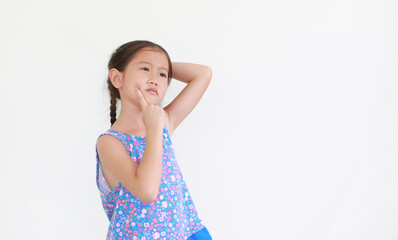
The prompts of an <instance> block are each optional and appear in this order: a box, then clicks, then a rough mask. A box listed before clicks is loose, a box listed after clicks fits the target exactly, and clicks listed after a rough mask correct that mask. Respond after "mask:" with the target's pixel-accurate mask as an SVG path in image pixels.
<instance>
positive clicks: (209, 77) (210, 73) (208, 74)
mask: <svg viewBox="0 0 398 240" xmlns="http://www.w3.org/2000/svg"><path fill="white" fill-rule="evenodd" d="M205 76H206V78H207V79H208V80H209V81H210V80H211V78H212V77H213V70H212V69H211V68H210V67H209V66H206V72H205Z"/></svg>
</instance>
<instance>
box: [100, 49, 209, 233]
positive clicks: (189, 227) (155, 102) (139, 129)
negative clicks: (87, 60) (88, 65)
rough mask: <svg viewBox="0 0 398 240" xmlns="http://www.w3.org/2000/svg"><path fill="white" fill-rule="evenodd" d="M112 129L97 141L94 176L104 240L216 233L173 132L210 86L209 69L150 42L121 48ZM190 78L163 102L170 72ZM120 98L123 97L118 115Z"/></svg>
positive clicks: (115, 65)
mask: <svg viewBox="0 0 398 240" xmlns="http://www.w3.org/2000/svg"><path fill="white" fill-rule="evenodd" d="M108 69H109V78H108V80H107V82H108V89H109V92H110V98H111V101H110V102H111V107H110V115H111V128H110V129H109V130H107V131H106V132H105V133H103V134H101V135H100V136H99V137H98V139H97V144H96V158H97V172H96V182H97V186H98V189H99V191H100V196H101V200H102V204H103V207H104V210H105V213H106V214H107V217H108V218H109V221H110V225H109V229H108V233H107V239H139V240H142V239H147V240H148V239H188V240H195V239H203V240H208V239H212V238H211V236H210V234H209V232H208V231H207V229H206V227H205V226H204V225H203V224H202V220H201V219H200V218H199V216H198V213H197V211H196V208H195V205H194V203H193V201H192V198H191V196H190V194H189V191H188V188H187V186H186V183H185V181H184V179H183V176H182V173H181V171H180V168H179V166H178V163H177V160H176V157H175V153H174V148H173V145H172V142H171V135H172V134H173V132H174V130H175V129H176V128H177V127H178V125H179V124H180V123H181V122H182V121H183V120H184V119H185V118H186V117H187V115H188V114H189V113H190V112H191V111H192V110H193V108H194V107H195V106H196V105H197V103H198V102H199V100H200V99H201V97H202V96H203V94H204V92H205V91H206V89H207V87H208V85H209V83H210V80H211V77H212V71H211V69H210V68H209V67H207V66H203V65H198V64H190V63H177V62H173V63H172V62H171V61H170V57H169V55H168V54H167V52H166V51H165V50H164V49H163V48H162V47H161V46H159V45H157V44H155V43H152V42H149V41H132V42H128V43H126V44H124V45H122V46H120V47H119V48H118V49H117V50H116V51H115V52H114V53H113V54H112V57H111V59H110V61H109V64H108ZM172 77H173V78H174V79H176V80H179V81H182V82H185V83H187V85H186V86H185V88H184V89H183V90H182V91H181V93H180V94H179V95H178V96H177V97H176V98H175V99H174V100H173V101H172V102H171V103H170V104H169V105H168V106H166V107H165V108H161V107H160V105H159V104H160V103H161V101H162V100H163V98H164V96H165V94H166V90H167V88H168V86H169V84H170V81H171V78H172ZM116 99H120V101H121V110H120V115H119V118H117V119H116Z"/></svg>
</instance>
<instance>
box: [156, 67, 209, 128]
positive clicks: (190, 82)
mask: <svg viewBox="0 0 398 240" xmlns="http://www.w3.org/2000/svg"><path fill="white" fill-rule="evenodd" d="M172 68H173V78H174V79H176V80H178V81H181V82H184V83H187V85H186V86H185V88H184V89H183V90H182V91H181V92H180V94H178V96H177V97H176V98H175V99H174V100H173V101H172V102H171V103H170V104H169V105H167V106H166V107H165V108H164V111H165V112H166V115H167V117H168V118H169V123H170V128H171V129H169V132H170V134H172V132H174V130H175V129H176V128H177V127H178V125H180V123H181V122H182V121H183V120H184V119H185V118H186V117H187V116H188V114H190V113H191V112H192V110H193V109H194V108H195V107H196V105H197V104H198V102H199V100H200V99H201V98H202V96H203V94H204V93H205V91H206V89H207V87H208V86H209V84H210V80H211V78H212V70H211V68H210V67H208V66H204V65H200V64H193V63H182V62H173V63H172Z"/></svg>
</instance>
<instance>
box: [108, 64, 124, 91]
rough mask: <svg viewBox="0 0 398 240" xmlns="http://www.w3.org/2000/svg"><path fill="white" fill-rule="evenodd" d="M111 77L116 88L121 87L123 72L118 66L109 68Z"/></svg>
mask: <svg viewBox="0 0 398 240" xmlns="http://www.w3.org/2000/svg"><path fill="white" fill-rule="evenodd" d="M109 79H110V80H111V82H112V84H113V86H115V88H120V87H121V86H122V85H123V74H122V73H121V72H119V70H117V69H116V68H112V69H111V70H109Z"/></svg>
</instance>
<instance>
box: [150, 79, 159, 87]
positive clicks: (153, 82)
mask: <svg viewBox="0 0 398 240" xmlns="http://www.w3.org/2000/svg"><path fill="white" fill-rule="evenodd" d="M149 83H150V84H155V86H157V85H158V83H157V82H156V81H154V80H150V81H149Z"/></svg>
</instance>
